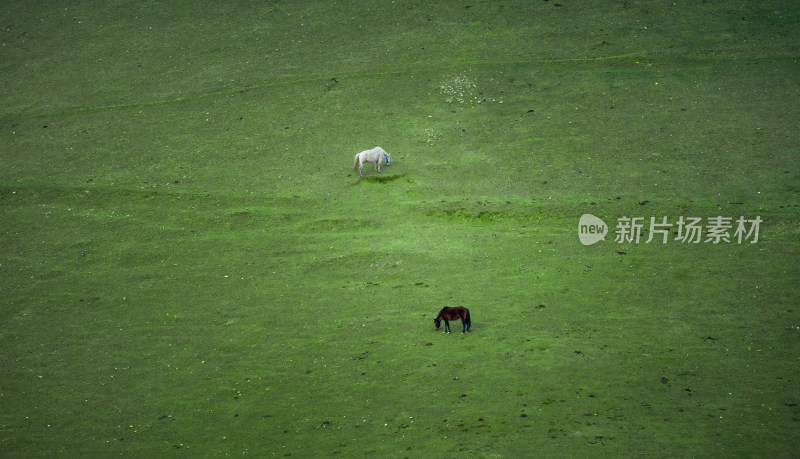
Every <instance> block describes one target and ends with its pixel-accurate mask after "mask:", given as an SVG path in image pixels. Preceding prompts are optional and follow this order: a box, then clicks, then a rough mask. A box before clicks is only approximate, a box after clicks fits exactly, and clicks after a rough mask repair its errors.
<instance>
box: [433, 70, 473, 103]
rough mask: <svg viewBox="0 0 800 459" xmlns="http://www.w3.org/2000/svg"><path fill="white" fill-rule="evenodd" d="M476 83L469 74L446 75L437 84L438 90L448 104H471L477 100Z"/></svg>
mask: <svg viewBox="0 0 800 459" xmlns="http://www.w3.org/2000/svg"><path fill="white" fill-rule="evenodd" d="M477 87H478V85H477V82H476V81H475V79H474V78H472V77H471V76H469V75H454V76H452V77H448V78H447V79H446V80H445V82H444V83H442V84H441V85H440V86H439V90H440V91H441V93H442V94H444V95H445V96H446V99H445V100H446V101H447V103H448V104H452V103H459V104H473V103H475V102H476V101H478V97H477V96H476V95H475V94H476V89H477Z"/></svg>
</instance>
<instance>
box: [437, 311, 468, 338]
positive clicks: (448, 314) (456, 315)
mask: <svg viewBox="0 0 800 459" xmlns="http://www.w3.org/2000/svg"><path fill="white" fill-rule="evenodd" d="M458 319H461V333H469V327H471V326H472V320H471V319H470V318H469V309H467V308H465V307H463V306H459V307H457V308H453V307H449V306H445V307H443V308H442V310H441V311H439V315H438V316H436V318H435V319H433V324H434V325H435V326H436V330H439V325H441V324H442V321H443V320H444V332H445V333H450V321H451V320H458Z"/></svg>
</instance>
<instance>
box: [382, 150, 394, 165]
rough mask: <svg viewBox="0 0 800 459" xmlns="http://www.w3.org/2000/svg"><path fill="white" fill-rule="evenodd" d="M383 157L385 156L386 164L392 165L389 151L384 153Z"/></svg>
mask: <svg viewBox="0 0 800 459" xmlns="http://www.w3.org/2000/svg"><path fill="white" fill-rule="evenodd" d="M383 157H384V158H386V165H387V166H391V165H392V160H391V159H390V158H389V153H384V154H383Z"/></svg>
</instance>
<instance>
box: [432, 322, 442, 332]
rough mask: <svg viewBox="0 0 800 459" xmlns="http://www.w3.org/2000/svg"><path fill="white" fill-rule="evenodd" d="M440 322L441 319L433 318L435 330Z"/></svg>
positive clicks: (437, 329)
mask: <svg viewBox="0 0 800 459" xmlns="http://www.w3.org/2000/svg"><path fill="white" fill-rule="evenodd" d="M441 323H442V319H433V325H434V329H435V330H436V331H439V325H441Z"/></svg>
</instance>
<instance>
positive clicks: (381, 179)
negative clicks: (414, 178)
mask: <svg viewBox="0 0 800 459" xmlns="http://www.w3.org/2000/svg"><path fill="white" fill-rule="evenodd" d="M405 176H406V174H398V175H367V176H366V177H359V180H358V181H357V182H356V184H359V183H361V182H367V183H381V184H386V183H391V182H394V181H395V180H398V179H401V178H403V177H405Z"/></svg>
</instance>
